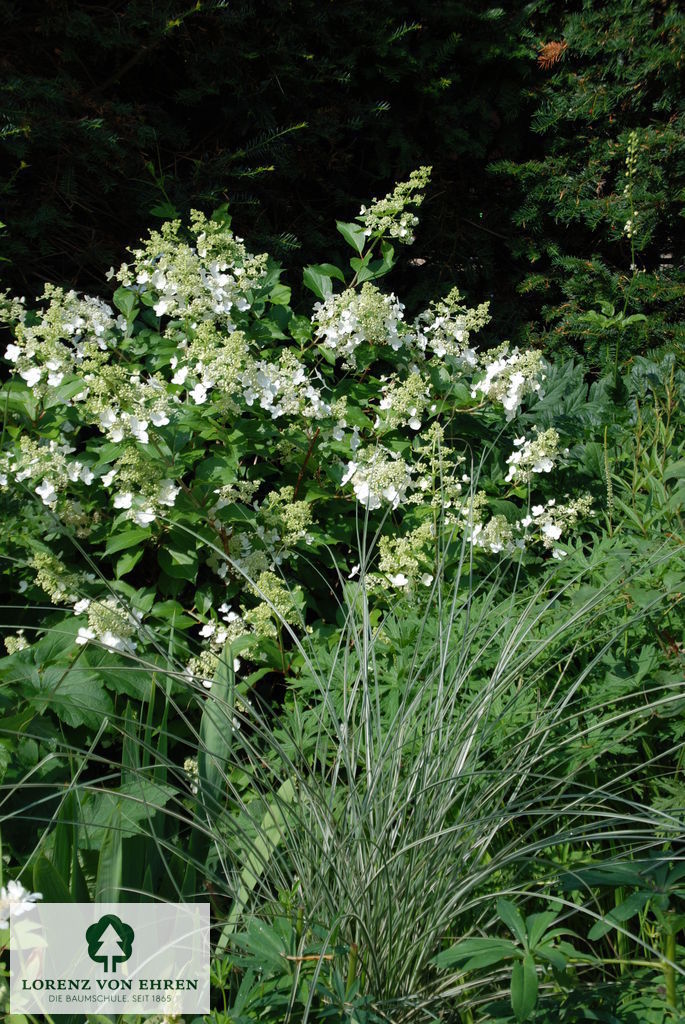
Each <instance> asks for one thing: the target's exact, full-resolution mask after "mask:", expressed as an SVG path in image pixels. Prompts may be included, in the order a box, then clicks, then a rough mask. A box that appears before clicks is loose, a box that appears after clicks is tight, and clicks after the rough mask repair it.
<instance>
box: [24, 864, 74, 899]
mask: <svg viewBox="0 0 685 1024" xmlns="http://www.w3.org/2000/svg"><path fill="white" fill-rule="evenodd" d="M33 884H34V887H35V889H36V890H37V891H38V892H41V893H42V894H43V899H44V900H45V901H46V902H47V903H71V902H72V898H71V893H70V892H69V889H68V888H67V885H66V883H65V881H64V880H63V878H62V876H61V875H60V873H59V872H58V871H57V869H56V868H55V866H54V864H52V863H51V862H50V861H49V860H48V859H47V857H45V856H44V855H43V854H41V856H40V857H39V858H38V860H37V861H36V863H35V866H34V868H33Z"/></svg>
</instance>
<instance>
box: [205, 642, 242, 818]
mask: <svg viewBox="0 0 685 1024" xmlns="http://www.w3.org/2000/svg"><path fill="white" fill-rule="evenodd" d="M233 657H234V655H233V652H232V651H231V649H230V647H228V646H227V647H226V648H225V649H224V651H223V653H222V656H221V659H220V661H219V667H218V668H217V671H216V675H215V676H214V680H213V682H212V688H211V690H210V691H209V692H208V693H207V697H206V699H205V704H204V709H203V711H202V719H201V720H200V742H199V745H198V751H197V768H198V777H199V792H200V796H201V797H202V799H204V800H205V801H206V803H207V806H208V808H211V809H212V810H213V811H216V810H218V809H219V808H220V807H222V805H223V799H222V796H223V792H224V790H225V782H224V779H225V773H226V770H227V765H228V758H229V756H230V753H231V749H232V746H233V713H234V688H235V675H234V672H233Z"/></svg>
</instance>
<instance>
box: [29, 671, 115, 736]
mask: <svg viewBox="0 0 685 1024" xmlns="http://www.w3.org/2000/svg"><path fill="white" fill-rule="evenodd" d="M31 704H32V705H33V707H34V708H35V709H36V710H38V711H45V710H46V709H50V711H52V713H53V714H54V715H56V716H57V718H59V719H60V721H62V722H64V723H65V725H70V726H73V727H74V728H76V727H78V726H79V725H86V726H88V727H89V728H91V729H97V728H98V726H100V725H101V724H102V719H103V718H106V717H108V716H109V715H111V714H112V710H113V709H112V702H111V700H110V699H109V697H108V696H107V694H106V693H105V691H104V689H103V687H102V684H101V683H100V682H98V680H97V679H95V678H94V677H93V675H92V673H90V672H89V671H88V669H87V668H86V667H85V663H84V665H81V663H80V662H77V663H76V664H74V665H73V666H72V665H52V666H50V667H49V668H46V669H45V671H44V672H43V673H42V674H41V675H40V685H39V689H38V691H37V693H36V694H35V696H32V697H31Z"/></svg>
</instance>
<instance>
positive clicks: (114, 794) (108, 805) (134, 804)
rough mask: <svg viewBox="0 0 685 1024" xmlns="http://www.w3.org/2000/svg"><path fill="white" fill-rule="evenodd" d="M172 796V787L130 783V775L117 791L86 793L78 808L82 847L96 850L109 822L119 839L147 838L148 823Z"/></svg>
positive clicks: (140, 781) (143, 780) (150, 782)
mask: <svg viewBox="0 0 685 1024" xmlns="http://www.w3.org/2000/svg"><path fill="white" fill-rule="evenodd" d="M175 796H176V790H175V789H174V787H173V786H169V785H161V784H160V783H158V782H155V781H153V780H152V779H146V778H143V777H138V778H135V779H133V780H131V778H130V775H129V779H128V781H127V782H126V783H125V784H124V785H122V786H120V787H119V788H118V789H112V790H100V791H98V792H92V791H91V792H88V793H86V794H85V795H84V796H83V797H82V805H81V829H80V833H79V836H80V838H79V843H80V845H81V847H82V848H84V849H91V850H96V849H98V848H99V847H100V846H101V845H102V843H103V842H104V841H105V840H106V838H107V835H108V834H109V832H110V831H111V822H112V821H116V823H117V834H118V835H119V837H120V838H121V839H126V838H128V837H130V836H134V835H140V834H141V833H142V834H147V833H148V831H149V828H148V827H147V826H148V825H149V822H151V821H152V819H153V818H154V817H155V815H156V814H157V812H158V811H159V810H160V809H161V808H164V807H165V806H166V804H168V803H169V801H170V800H173V798H174V797H175Z"/></svg>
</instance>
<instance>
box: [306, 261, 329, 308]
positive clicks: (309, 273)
mask: <svg viewBox="0 0 685 1024" xmlns="http://www.w3.org/2000/svg"><path fill="white" fill-rule="evenodd" d="M302 282H303V284H304V286H305V288H309V290H310V291H311V292H314V294H315V295H316V296H317V297H318V298H319V299H323V300H324V301H325V300H326V299H327V298H328V296H329V295H332V294H333V282H332V281H331V278H330V276H329V275H328V274H324V273H322V272H321V270H320V269H319V268H318V267H317V266H311V267H306V268H305V270H304V273H303V274H302Z"/></svg>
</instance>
